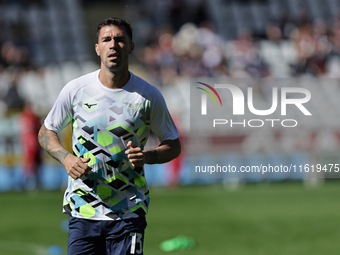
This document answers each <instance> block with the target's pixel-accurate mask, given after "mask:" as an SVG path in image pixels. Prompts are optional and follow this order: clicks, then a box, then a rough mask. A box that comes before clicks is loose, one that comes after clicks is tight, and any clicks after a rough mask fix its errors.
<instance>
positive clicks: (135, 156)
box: [125, 141, 146, 167]
mask: <svg viewBox="0 0 340 255" xmlns="http://www.w3.org/2000/svg"><path fill="white" fill-rule="evenodd" d="M126 146H127V147H129V148H130V149H127V150H126V151H125V154H126V155H127V157H128V158H129V160H130V162H131V164H132V166H133V167H143V166H144V164H145V163H146V162H145V156H144V151H143V150H142V149H141V148H140V147H136V145H135V144H134V143H133V142H132V141H129V142H128V143H127V145H126Z"/></svg>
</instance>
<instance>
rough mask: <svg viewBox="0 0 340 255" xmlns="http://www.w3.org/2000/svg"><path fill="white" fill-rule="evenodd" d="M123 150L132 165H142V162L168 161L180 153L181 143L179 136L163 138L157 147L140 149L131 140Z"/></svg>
mask: <svg viewBox="0 0 340 255" xmlns="http://www.w3.org/2000/svg"><path fill="white" fill-rule="evenodd" d="M127 147H129V148H130V149H128V150H126V151H125V154H127V156H128V158H129V159H130V162H131V164H132V165H133V166H134V167H142V166H143V165H144V164H162V163H166V162H169V161H171V160H173V159H175V158H177V157H178V156H179V154H181V143H180V141H179V138H177V139H175V140H165V141H163V142H162V143H161V144H160V145H159V146H158V147H156V148H154V149H150V150H142V149H141V148H140V147H136V146H135V145H134V144H133V143H132V142H131V141H129V142H128V144H127Z"/></svg>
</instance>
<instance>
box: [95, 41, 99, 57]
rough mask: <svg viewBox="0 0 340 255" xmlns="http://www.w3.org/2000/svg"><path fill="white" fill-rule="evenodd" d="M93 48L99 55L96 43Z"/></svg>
mask: <svg viewBox="0 0 340 255" xmlns="http://www.w3.org/2000/svg"><path fill="white" fill-rule="evenodd" d="M94 50H95V51H96V53H97V55H98V56H100V54H99V49H98V44H97V43H96V44H95V45H94Z"/></svg>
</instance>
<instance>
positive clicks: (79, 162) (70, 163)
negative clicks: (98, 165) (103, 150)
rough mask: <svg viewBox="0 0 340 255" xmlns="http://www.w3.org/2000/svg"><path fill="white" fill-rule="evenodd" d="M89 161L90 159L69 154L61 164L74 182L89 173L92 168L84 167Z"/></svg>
mask: <svg viewBox="0 0 340 255" xmlns="http://www.w3.org/2000/svg"><path fill="white" fill-rule="evenodd" d="M90 160H91V159H90V158H79V157H76V156H74V155H72V154H69V155H67V157H66V158H65V159H64V161H63V162H62V163H63V165H64V166H65V169H66V172H67V173H68V175H69V176H71V177H72V178H73V179H75V180H76V179H78V178H80V177H82V176H83V175H84V174H88V173H89V172H90V171H91V169H92V167H89V166H88V165H86V163H88V162H90Z"/></svg>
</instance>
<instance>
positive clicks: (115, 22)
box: [97, 17, 132, 41]
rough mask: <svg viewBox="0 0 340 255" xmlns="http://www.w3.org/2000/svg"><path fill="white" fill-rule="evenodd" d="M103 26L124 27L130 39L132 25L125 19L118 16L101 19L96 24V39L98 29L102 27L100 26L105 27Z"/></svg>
mask: <svg viewBox="0 0 340 255" xmlns="http://www.w3.org/2000/svg"><path fill="white" fill-rule="evenodd" d="M105 26H117V27H124V28H125V31H126V33H127V35H128V37H129V38H130V40H131V41H132V27H131V25H130V23H128V22H127V21H126V20H124V19H120V18H114V17H111V18H107V19H105V20H103V21H102V22H100V23H99V24H98V27H97V39H99V33H100V30H101V29H102V27H105Z"/></svg>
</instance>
